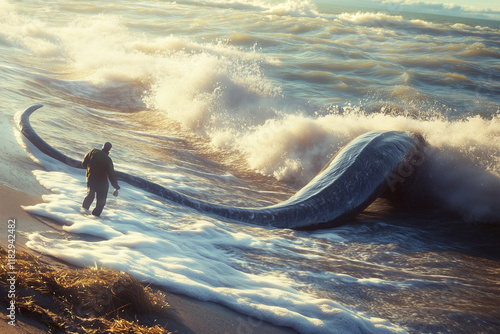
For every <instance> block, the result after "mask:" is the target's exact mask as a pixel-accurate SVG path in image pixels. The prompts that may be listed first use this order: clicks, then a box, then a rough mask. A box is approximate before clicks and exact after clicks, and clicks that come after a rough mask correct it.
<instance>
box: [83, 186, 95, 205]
mask: <svg viewBox="0 0 500 334" xmlns="http://www.w3.org/2000/svg"><path fill="white" fill-rule="evenodd" d="M94 198H95V190H94V189H93V188H92V187H90V186H89V185H87V196H85V198H84V199H83V203H82V207H83V208H84V209H86V210H88V209H90V204H92V202H93V201H94Z"/></svg>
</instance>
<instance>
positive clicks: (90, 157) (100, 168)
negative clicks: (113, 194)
mask: <svg viewBox="0 0 500 334" xmlns="http://www.w3.org/2000/svg"><path fill="white" fill-rule="evenodd" d="M82 166H83V167H84V168H87V174H86V175H87V184H89V185H91V186H96V187H97V186H102V185H104V184H105V185H107V184H108V180H107V179H108V178H109V181H110V182H111V185H112V186H113V187H114V188H115V189H120V187H119V186H118V182H117V181H116V176H115V169H114V167H113V161H112V160H111V158H110V157H109V156H108V153H106V152H105V151H103V150H98V149H96V148H94V149H93V150H92V151H90V152H89V153H87V154H86V155H85V157H84V158H83V162H82Z"/></svg>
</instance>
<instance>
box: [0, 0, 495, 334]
mask: <svg viewBox="0 0 500 334" xmlns="http://www.w3.org/2000/svg"><path fill="white" fill-rule="evenodd" d="M0 18H1V19H0V52H1V53H2V55H4V57H3V59H2V62H1V63H0V79H2V88H3V91H4V92H5V94H3V95H2V96H4V97H5V104H4V105H3V109H2V110H1V111H0V112H1V113H2V115H4V114H5V115H6V116H8V117H9V118H12V117H13V115H14V114H15V113H16V112H19V111H22V110H24V109H25V108H26V107H28V106H29V105H31V104H36V103H43V104H45V107H44V108H43V109H41V111H39V112H37V114H35V115H34V116H33V118H32V124H33V127H34V128H35V129H36V131H37V132H38V133H39V134H40V136H41V137H42V138H44V139H45V140H46V141H47V142H48V143H49V144H50V145H53V146H54V147H56V148H57V149H60V150H61V151H63V152H64V153H65V154H67V155H69V156H71V157H73V158H75V159H80V158H81V157H83V154H84V153H85V152H87V151H88V150H90V149H91V148H92V147H93V146H95V147H99V146H100V145H102V142H104V141H107V140H109V141H111V142H113V144H114V145H113V151H112V153H111V155H112V158H113V160H114V162H115V165H116V168H117V169H119V170H122V171H125V172H128V173H131V174H134V175H137V176H141V177H144V178H148V179H149V180H152V181H153V182H157V183H160V184H162V185H164V186H166V187H168V188H170V189H173V190H176V191H179V192H182V193H184V194H187V195H189V196H193V197H196V198H200V199H203V200H206V201H210V202H213V203H217V204H223V205H234V206H243V207H244V206H247V207H252V206H254V207H259V206H265V205H271V204H274V203H278V202H281V201H283V200H286V199H287V198H289V197H290V196H292V195H293V194H294V193H295V192H296V191H297V190H298V189H300V188H301V187H302V186H303V185H305V184H306V183H307V182H309V181H310V180H311V179H312V178H313V177H314V176H315V175H316V174H317V173H318V171H320V170H321V169H322V167H323V166H324V165H325V163H326V162H328V161H329V160H330V158H331V157H332V156H333V155H334V154H336V153H337V152H338V150H339V149H341V148H342V147H343V146H344V145H346V144H347V143H348V142H350V141H351V140H352V139H354V138H356V137H357V136H359V135H361V134H364V133H366V132H369V131H380V130H400V131H409V132H417V133H421V134H422V135H423V136H424V138H425V139H426V141H427V142H428V144H429V146H428V147H427V148H426V160H425V163H424V165H423V167H422V169H423V170H424V172H423V173H420V174H419V176H418V177H419V179H418V181H417V182H415V184H412V188H411V190H410V194H409V195H408V196H409V198H411V199H412V201H410V203H406V207H398V208H394V207H392V206H391V205H389V204H387V203H386V202H384V201H382V200H379V201H376V202H375V203H374V204H373V205H372V206H370V207H369V208H368V209H367V211H366V212H365V213H364V214H363V215H361V216H360V218H359V219H358V220H356V221H355V222H353V223H352V224H347V225H345V226H342V227H339V228H337V229H331V230H325V231H315V232H307V233H306V232H297V231H292V230H279V229H266V228H260V227H254V226H248V225H240V224H237V223H235V222H227V221H220V220H218V219H216V218H214V217H209V216H205V215H202V214H200V213H198V212H196V211H194V210H191V209H187V208H185V207H182V206H180V205H178V204H175V203H171V202H168V201H164V200H159V199H158V198H156V197H154V196H152V195H150V194H148V193H146V192H143V191H140V190H138V189H135V188H133V187H130V186H124V187H122V188H123V190H122V191H121V193H120V197H118V198H117V199H114V198H111V199H110V200H109V203H108V205H107V206H106V209H105V213H104V217H103V218H102V219H96V218H92V217H90V216H88V215H85V213H84V212H81V211H80V210H81V209H80V205H81V204H80V202H81V199H82V198H83V196H84V192H85V180H84V176H83V174H81V173H80V171H73V170H71V169H68V168H67V167H65V166H63V165H62V164H60V163H58V162H54V161H50V159H46V158H44V157H43V156H42V155H40V154H39V152H38V153H37V152H36V149H34V148H33V147H30V146H29V145H28V146H27V148H26V150H27V151H28V152H30V153H32V154H33V155H34V156H36V158H38V159H39V160H40V161H41V163H42V164H43V165H44V166H45V167H46V169H47V170H37V171H34V174H35V176H36V178H37V180H38V182H39V183H40V184H42V185H43V186H44V187H46V188H47V189H49V190H50V191H51V194H50V195H46V196H44V203H42V204H39V205H36V206H32V207H26V208H25V209H26V210H27V211H28V212H31V213H34V214H38V215H41V216H45V217H48V218H50V219H53V220H54V221H55V222H57V223H58V224H60V225H61V227H62V229H63V230H64V231H65V233H67V234H66V235H67V236H70V237H68V238H64V239H63V238H57V237H54V236H53V235H44V234H32V235H30V242H29V246H30V247H31V248H33V249H35V250H39V251H41V252H44V253H47V254H51V255H53V256H55V257H58V258H61V259H63V260H65V261H68V262H70V263H74V264H76V265H93V263H94V261H96V262H98V263H99V264H102V265H109V266H113V267H115V268H118V269H122V270H126V271H129V272H130V273H131V274H133V275H134V276H136V277H138V278H140V279H144V280H146V281H149V282H155V283H157V284H159V285H163V286H165V287H166V288H168V289H170V290H172V291H176V292H180V293H183V294H187V295H190V296H193V297H195V298H199V299H201V300H212V301H215V302H218V303H221V304H224V305H226V306H228V307H230V308H232V309H235V310H237V311H240V312H243V313H245V314H249V315H252V316H256V317H257V318H259V319H264V320H266V321H269V322H272V323H274V324H277V325H283V326H288V327H293V328H294V329H295V330H297V331H299V332H302V333H312V332H314V333H319V332H320V333H342V332H345V333H358V332H359V333H365V332H370V333H372V332H373V333H379V332H380V333H388V332H396V333H399V332H410V333H455V332H457V331H462V332H464V333H475V332H476V331H482V332H485V333H490V332H492V331H493V330H494V329H496V328H498V326H499V325H500V323H499V321H498V319H500V315H499V314H498V310H497V306H496V301H497V300H498V296H499V295H500V293H499V291H500V290H499V286H498V282H497V281H498V280H497V278H496V277H498V274H499V268H500V266H499V262H498V259H499V257H498V254H493V253H494V251H492V249H496V242H497V238H496V236H497V235H498V228H497V227H496V226H497V224H498V222H499V221H500V211H499V209H498V208H499V207H500V202H499V199H500V154H499V153H500V152H499V148H500V118H499V117H500V105H499V103H498V96H499V93H500V85H499V82H500V77H499V76H498V59H499V58H500V44H499V43H498V40H499V37H500V26H499V25H498V22H495V21H486V20H479V19H461V18H454V17H445V16H433V15H427V14H415V13H413V14H412V13H405V12H399V11H397V10H396V8H393V7H387V8H385V9H383V10H372V9H369V8H358V7H350V6H346V5H338V6H337V5H331V4H329V3H327V2H321V1H319V2H318V3H313V2H312V1H308V0H296V1H292V0H287V1H285V0H283V1H280V0H272V1H271V0H238V1H234V0H207V1H190V0H180V1H175V2H172V1H161V2H156V1H141V2H140V3H137V2H129V1H121V2H119V3H117V2H106V1H87V2H77V1H63V2H61V1H59V2H43V3H42V2H40V1H34V0H31V1H24V2H22V4H21V3H17V2H13V1H0ZM20 169H21V166H20ZM423 204H426V206H423ZM429 204H431V205H430V208H429V206H428V205H429ZM485 223H488V224H491V225H483V224H485ZM89 235H91V236H92V238H91V240H90V239H89V238H88V236H89ZM117 254H118V255H117Z"/></svg>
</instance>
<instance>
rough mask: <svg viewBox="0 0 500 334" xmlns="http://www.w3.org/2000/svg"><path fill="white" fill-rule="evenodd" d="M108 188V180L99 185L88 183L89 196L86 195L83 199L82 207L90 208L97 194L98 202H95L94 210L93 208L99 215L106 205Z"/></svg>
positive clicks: (93, 212)
mask: <svg viewBox="0 0 500 334" xmlns="http://www.w3.org/2000/svg"><path fill="white" fill-rule="evenodd" d="M106 181H107V180H106ZM108 188H109V185H108V182H106V183H105V184H104V185H99V186H95V185H91V184H89V183H87V196H85V198H84V199H83V204H82V207H84V208H85V209H87V210H88V209H89V208H90V205H91V204H92V202H93V201H94V198H95V197H96V196H97V202H96V204H95V208H94V210H92V214H93V215H94V216H97V217H99V216H100V215H101V213H102V210H103V209H104V206H105V205H106V198H107V197H108Z"/></svg>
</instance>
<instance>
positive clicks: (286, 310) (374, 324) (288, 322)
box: [24, 170, 405, 333]
mask: <svg viewBox="0 0 500 334" xmlns="http://www.w3.org/2000/svg"><path fill="white" fill-rule="evenodd" d="M34 175H35V177H36V178H37V180H38V181H39V182H40V183H41V184H42V185H43V186H44V187H46V188H48V189H50V190H51V191H52V192H53V194H51V195H47V196H44V197H43V200H44V203H41V204H37V205H34V206H26V207H24V209H25V210H26V211H27V212H30V213H33V214H37V215H41V216H46V217H49V218H50V219H52V220H54V221H55V222H59V223H60V224H61V225H62V228H63V229H64V230H65V231H67V232H70V233H72V234H73V235H74V236H80V237H81V238H68V239H61V238H56V239H54V238H51V237H49V236H46V235H43V234H40V233H34V234H31V235H30V236H29V242H28V243H27V245H28V247H30V248H32V249H34V250H36V251H40V252H43V253H45V254H49V255H51V256H54V257H57V258H59V259H61V260H64V261H67V262H69V263H72V264H75V265H78V266H94V265H95V264H97V265H99V266H106V267H110V266H111V267H114V268H116V269H119V270H123V271H126V272H129V273H131V274H132V275H134V276H135V277H137V278H138V279H140V280H144V281H147V282H153V283H155V284H159V285H162V286H164V287H166V288H167V289H168V290H170V291H173V292H177V293H182V294H186V295H189V296H192V297H194V298H197V299H200V300H205V301H213V302H217V303H220V304H223V305H226V306H228V307H230V308H232V309H234V310H236V311H239V312H242V313H244V314H248V315H250V316H251V317H253V318H254V319H257V320H263V321H269V322H271V323H274V324H276V325H281V326H288V327H292V328H294V329H296V330H297V331H299V332H301V333H365V332H370V333H402V332H405V330H404V329H403V328H401V327H398V326H396V325H394V324H391V323H390V322H389V321H386V320H383V319H379V318H375V317H371V316H370V315H368V314H365V313H362V312H359V311H357V310H354V309H351V308H349V307H345V306H343V305H341V304H339V303H336V302H334V301H332V300H329V299H321V298H317V297H315V296H313V295H310V294H308V293H306V292H304V291H301V290H300V288H301V287H300V286H297V283H295V282H294V281H293V280H292V279H291V278H289V277H287V275H286V271H285V272H280V271H276V270H272V269H270V270H269V271H267V272H266V273H265V275H262V274H257V273H254V272H252V270H251V269H250V268H249V266H247V265H246V263H245V259H244V256H243V255H242V254H243V253H244V252H245V250H251V249H256V248H258V249H260V250H262V251H264V252H276V251H278V249H279V251H282V250H283V248H282V247H281V246H283V245H288V246H289V247H291V248H297V249H299V250H300V248H301V247H309V246H311V245H305V244H302V241H300V239H297V240H295V241H290V240H287V238H285V237H280V235H279V234H276V235H273V234H274V233H275V232H277V231H278V230H269V231H267V232H266V235H268V236H272V237H270V238H262V237H259V236H258V233H255V234H254V233H253V229H248V228H246V229H244V228H241V227H240V226H238V225H235V224H229V223H225V222H221V221H218V220H216V219H213V218H210V217H206V216H202V215H199V214H198V213H196V212H193V211H192V210H190V209H186V208H183V207H179V206H177V205H176V204H173V203H172V204H171V205H169V203H163V202H162V201H160V200H158V199H157V198H155V197H153V196H150V195H149V194H148V193H146V192H143V191H141V190H138V189H136V188H133V187H131V186H128V185H126V184H122V189H121V190H120V194H119V197H117V198H115V197H113V196H109V197H108V203H107V206H106V208H105V210H104V213H103V216H102V217H100V218H97V217H93V216H92V215H89V214H88V213H86V212H84V211H83V210H82V209H81V207H80V206H81V200H82V199H83V196H84V195H85V178H84V175H83V172H82V171H79V170H74V171H66V172H57V171H42V170H36V171H34ZM259 230H262V229H261V228H257V227H256V228H255V231H259ZM89 235H90V236H93V237H94V238H88V236H89ZM89 239H91V240H92V241H89ZM313 243H314V242H313ZM312 247H314V245H312ZM294 256H302V257H303V258H304V261H307V259H308V255H307V254H306V253H304V254H301V252H297V253H294ZM373 284H377V283H376V282H373ZM384 284H385V282H384Z"/></svg>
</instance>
